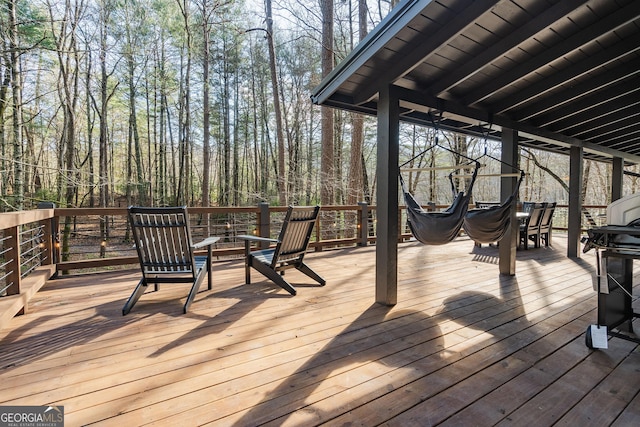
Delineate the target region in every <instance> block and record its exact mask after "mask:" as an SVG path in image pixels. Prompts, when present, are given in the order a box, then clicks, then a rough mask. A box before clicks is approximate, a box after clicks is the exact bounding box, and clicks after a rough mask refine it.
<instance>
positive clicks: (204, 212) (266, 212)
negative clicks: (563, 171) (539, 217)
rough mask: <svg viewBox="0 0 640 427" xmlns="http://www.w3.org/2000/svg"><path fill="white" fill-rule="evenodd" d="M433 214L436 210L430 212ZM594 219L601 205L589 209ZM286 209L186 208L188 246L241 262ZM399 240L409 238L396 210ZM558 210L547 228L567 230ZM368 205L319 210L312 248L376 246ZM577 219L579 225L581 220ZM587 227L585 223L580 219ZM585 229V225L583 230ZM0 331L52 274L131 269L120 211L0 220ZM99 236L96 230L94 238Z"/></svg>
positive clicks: (42, 212) (29, 214) (50, 212)
mask: <svg viewBox="0 0 640 427" xmlns="http://www.w3.org/2000/svg"><path fill="white" fill-rule="evenodd" d="M436 208H439V206H438V207H436ZM588 208H589V210H590V211H591V212H592V213H595V214H596V216H597V214H600V213H602V212H603V210H604V208H605V207H604V206H589V207H588ZM286 209H287V208H286V207H275V206H269V205H268V204H266V203H262V204H260V205H258V206H254V207H212V208H200V207H193V208H189V213H190V215H191V228H192V234H193V240H194V241H198V240H200V239H203V238H205V237H207V236H210V235H215V236H220V237H222V239H221V240H220V243H219V244H218V247H217V248H216V249H214V256H216V257H218V259H224V258H225V257H226V258H230V257H241V256H242V255H243V242H242V241H238V240H236V236H237V235H240V234H256V235H259V236H263V237H276V236H277V233H278V231H279V230H280V224H281V221H282V218H283V216H284V213H285V211H286ZM399 209H400V218H401V225H400V230H399V232H400V239H401V240H407V239H409V238H410V237H411V235H410V233H409V230H408V229H407V227H406V225H405V224H406V216H405V215H404V207H400V208H399ZM563 209H564V211H565V212H566V206H562V205H559V206H558V209H557V211H558V214H557V216H556V217H554V218H555V219H554V228H557V229H563V228H566V224H565V221H564V220H563V217H562V216H563V214H562V211H563ZM375 210H376V207H375V206H371V205H367V204H366V203H359V204H357V205H353V206H323V207H322V211H321V216H320V218H319V220H318V223H317V226H316V228H315V231H314V237H313V240H312V242H311V245H310V246H311V248H312V249H313V250H316V251H321V250H323V249H325V248H329V247H331V248H335V247H343V246H355V245H360V246H364V245H367V244H369V243H370V242H373V241H375V239H376V237H375V222H376V217H375ZM583 220H584V218H583ZM585 222H586V220H585ZM588 227H589V224H585V228H588ZM0 229H1V230H2V232H3V236H2V240H1V242H2V249H1V252H0V327H2V325H3V324H4V323H5V322H6V321H7V320H8V319H11V318H12V317H13V316H15V315H16V314H20V313H23V312H24V311H25V310H26V308H27V303H28V301H29V299H30V298H31V297H32V296H33V295H34V294H35V293H36V292H37V291H38V290H39V289H40V288H41V287H42V286H43V285H44V284H45V283H46V281H47V280H48V279H49V278H51V277H52V276H55V275H56V274H66V273H69V272H71V271H73V270H85V271H86V270H87V269H88V270H90V271H96V270H98V271H100V270H105V269H114V268H121V267H122V266H132V265H134V264H137V263H138V259H137V256H136V253H135V248H134V246H133V242H132V241H131V239H130V236H129V226H128V223H127V209H126V208H51V209H36V210H32V211H21V212H12V213H0ZM101 230H102V231H101Z"/></svg>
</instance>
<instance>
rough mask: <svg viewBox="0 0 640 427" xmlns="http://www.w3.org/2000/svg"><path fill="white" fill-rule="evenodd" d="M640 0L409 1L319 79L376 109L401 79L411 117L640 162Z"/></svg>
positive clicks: (327, 94)
mask: <svg viewBox="0 0 640 427" xmlns="http://www.w3.org/2000/svg"><path fill="white" fill-rule="evenodd" d="M639 51H640V1H634V0H476V1H468V0H438V1H434V0H413V1H411V0H409V1H403V2H401V3H400V4H399V5H398V6H396V8H395V9H394V10H393V11H392V12H391V13H390V14H389V15H388V16H387V17H386V18H385V19H384V20H383V22H381V23H380V24H379V25H378V26H377V27H376V28H375V29H374V30H373V31H371V33H370V34H369V35H368V37H367V38H366V39H365V40H363V41H362V42H361V43H360V44H359V45H358V46H357V47H356V48H355V49H354V50H353V52H351V53H350V54H349V56H348V57H347V58H345V59H344V60H343V61H342V62H341V63H340V64H339V65H338V66H337V67H336V68H335V69H334V70H333V72H332V73H331V74H330V75H329V76H327V78H325V79H324V80H323V81H322V83H321V84H320V85H319V86H318V87H316V88H315V89H314V90H313V93H312V101H313V102H314V103H316V104H320V105H327V106H332V107H336V108H341V109H347V110H352V111H359V112H363V113H367V114H376V111H377V96H378V91H379V89H380V88H381V87H384V85H387V84H393V85H395V86H397V87H399V88H401V91H402V95H401V106H402V108H403V115H402V118H403V120H405V121H407V122H413V123H419V124H426V125H433V124H434V122H438V118H439V117H440V115H441V114H442V120H441V121H440V122H439V124H440V126H441V128H443V129H455V130H458V131H462V132H466V133H469V134H477V135H483V134H484V133H486V132H487V131H488V130H489V128H490V129H491V134H492V136H493V137H496V138H499V137H500V132H501V129H502V128H511V129H517V130H518V131H519V134H520V141H519V142H520V143H521V144H523V145H525V146H531V147H538V148H542V149H546V150H551V151H557V152H566V151H567V150H568V147H570V146H581V147H583V148H584V149H585V157H590V158H595V159H600V160H610V158H611V157H623V158H625V159H626V160H627V161H630V162H634V163H635V162H640V53H639Z"/></svg>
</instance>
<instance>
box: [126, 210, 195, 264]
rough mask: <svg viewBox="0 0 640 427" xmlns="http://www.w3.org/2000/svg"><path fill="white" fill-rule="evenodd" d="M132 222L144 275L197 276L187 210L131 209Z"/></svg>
mask: <svg viewBox="0 0 640 427" xmlns="http://www.w3.org/2000/svg"><path fill="white" fill-rule="evenodd" d="M129 218H130V223H131V228H132V231H133V236H134V240H135V243H136V248H137V250H138V256H139V258H140V265H141V266H142V268H143V271H145V272H147V273H150V274H153V273H181V274H185V273H190V274H192V275H195V271H194V261H193V256H192V252H191V235H190V232H189V221H188V216H187V212H186V207H181V208H139V207H135V208H134V207H131V208H129Z"/></svg>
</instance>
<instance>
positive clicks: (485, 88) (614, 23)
mask: <svg viewBox="0 0 640 427" xmlns="http://www.w3.org/2000/svg"><path fill="white" fill-rule="evenodd" d="M638 16H640V1H633V2H631V3H630V4H628V5H627V6H626V7H623V8H621V9H617V10H616V11H615V12H614V13H612V14H610V15H608V16H606V17H604V18H602V19H601V20H600V21H598V22H596V23H594V24H592V25H589V26H587V27H586V28H585V29H583V30H581V31H578V32H577V33H575V34H573V35H572V36H571V37H569V38H567V39H565V40H563V41H562V42H560V43H557V44H555V45H553V46H551V47H550V48H549V49H547V50H546V51H545V52H543V53H541V54H539V55H535V56H534V57H533V58H531V59H530V60H528V61H525V62H523V63H522V64H520V65H517V66H515V67H514V68H513V69H512V70H510V71H508V72H505V73H503V74H501V75H500V76H499V77H498V78H495V79H492V80H490V81H488V82H487V83H486V84H484V85H482V86H481V87H479V88H478V89H477V90H474V91H471V92H470V93H468V94H467V95H465V96H463V97H462V98H461V99H460V100H459V102H460V103H461V104H464V105H475V104H478V103H480V102H482V101H484V100H486V99H487V98H489V97H491V96H492V95H494V94H495V93H496V92H498V91H500V90H502V89H503V88H504V87H506V86H510V85H512V84H514V83H515V82H517V81H518V80H520V79H522V78H524V77H526V76H527V75H528V74H531V73H533V72H535V71H536V70H538V69H540V68H541V67H546V66H548V64H550V63H551V62H553V61H555V60H557V59H558V58H561V57H563V56H565V55H567V54H569V53H571V52H573V51H575V50H577V49H579V48H581V47H582V46H584V44H585V43H589V42H592V41H593V40H596V39H597V38H599V37H601V36H603V35H605V34H608V33H610V32H612V31H615V30H617V29H618V28H620V27H622V26H624V25H627V24H628V23H630V22H633V21H634V20H635V19H637V18H638Z"/></svg>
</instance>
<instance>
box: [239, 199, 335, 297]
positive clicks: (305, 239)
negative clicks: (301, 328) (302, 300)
mask: <svg viewBox="0 0 640 427" xmlns="http://www.w3.org/2000/svg"><path fill="white" fill-rule="evenodd" d="M319 212H320V206H315V207H310V206H309V207H308V206H304V207H303V206H296V207H293V206H289V209H288V210H287V214H286V216H285V218H284V222H283V224H282V229H281V230H280V236H279V237H278V238H277V239H269V238H264V237H257V236H247V235H242V236H238V238H239V239H243V240H244V241H245V281H246V283H251V268H255V269H256V270H258V271H259V272H260V273H261V274H263V275H264V276H266V277H267V278H268V279H270V280H271V281H273V282H274V283H276V284H277V285H278V286H280V287H281V288H283V289H285V290H286V291H287V292H289V293H290V294H291V295H295V294H296V289H295V288H294V287H293V286H292V285H291V284H290V283H289V282H287V281H286V280H285V279H284V277H283V276H284V272H285V270H287V269H290V268H295V269H297V270H299V271H301V272H302V273H304V274H306V275H307V276H309V277H310V278H312V279H313V280H315V281H316V282H318V283H320V286H324V285H325V283H326V282H325V280H324V279H323V278H322V277H321V276H320V275H318V273H316V272H315V271H313V270H312V269H311V268H310V267H309V266H308V265H307V264H305V263H304V261H303V260H304V255H305V253H306V252H307V247H308V246H309V240H310V239H311V232H312V231H313V226H314V224H315V223H316V220H317V219H318V213H319ZM252 242H257V243H275V244H276V245H275V247H272V248H269V249H261V250H251V243H252Z"/></svg>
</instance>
